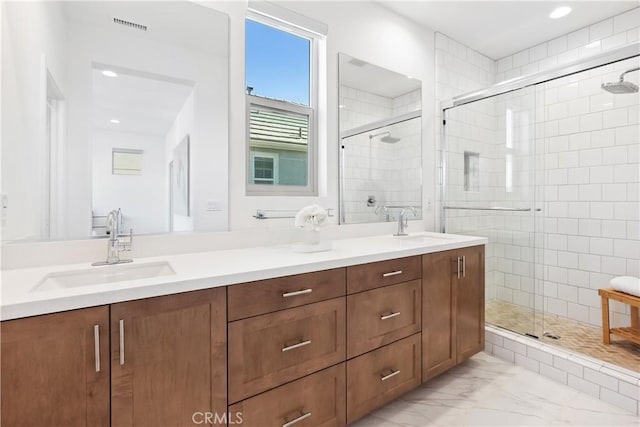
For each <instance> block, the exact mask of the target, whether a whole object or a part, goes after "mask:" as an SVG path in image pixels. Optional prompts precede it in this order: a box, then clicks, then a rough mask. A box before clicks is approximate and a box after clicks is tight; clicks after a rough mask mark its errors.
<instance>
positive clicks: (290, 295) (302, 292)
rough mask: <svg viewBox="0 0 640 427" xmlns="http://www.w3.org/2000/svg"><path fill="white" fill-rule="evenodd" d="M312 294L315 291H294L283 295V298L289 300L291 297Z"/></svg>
mask: <svg viewBox="0 0 640 427" xmlns="http://www.w3.org/2000/svg"><path fill="white" fill-rule="evenodd" d="M311 292H313V289H310V288H309V289H301V290H299V291H293V292H285V293H284V294H282V298H289V297H295V296H297V295H304V294H310V293H311Z"/></svg>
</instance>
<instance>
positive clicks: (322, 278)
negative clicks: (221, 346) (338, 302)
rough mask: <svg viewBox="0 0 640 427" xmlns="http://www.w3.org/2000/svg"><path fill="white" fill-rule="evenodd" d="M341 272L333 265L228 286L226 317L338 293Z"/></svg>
mask: <svg viewBox="0 0 640 427" xmlns="http://www.w3.org/2000/svg"><path fill="white" fill-rule="evenodd" d="M345 276H346V272H345V269H344V268H336V269H333V270H325V271H315V272H313V273H305V274H297V275H295V276H286V277H278V278H276V279H268V280H260V281H257V282H250V283H242V284H239V285H233V286H229V321H232V320H239V319H244V318H246V317H251V316H256V315H259V314H265V313H271V312H273V311H278V310H284V309H286V308H292V307H298V306H301V305H304V304H310V303H314V302H318V301H324V300H328V299H332V298H337V297H341V296H343V295H344V294H345Z"/></svg>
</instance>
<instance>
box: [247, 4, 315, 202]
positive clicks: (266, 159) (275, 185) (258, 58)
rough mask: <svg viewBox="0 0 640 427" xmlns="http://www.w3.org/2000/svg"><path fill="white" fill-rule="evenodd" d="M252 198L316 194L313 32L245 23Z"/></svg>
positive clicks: (260, 21) (256, 20)
mask: <svg viewBox="0 0 640 427" xmlns="http://www.w3.org/2000/svg"><path fill="white" fill-rule="evenodd" d="M245 36H246V51H245V53H246V58H245V59H246V62H245V64H246V70H245V81H246V94H245V96H246V99H247V145H248V147H247V148H248V156H247V158H248V162H249V165H248V166H249V167H248V169H247V170H248V172H249V173H248V175H249V176H248V180H247V181H248V183H247V194H248V195H314V194H316V176H315V170H316V157H317V156H316V150H317V146H316V142H315V141H316V137H315V135H316V128H315V122H316V120H315V118H316V109H317V107H316V99H317V96H316V87H317V85H316V82H315V76H316V74H317V73H316V72H315V70H314V66H315V64H316V63H317V61H316V60H315V56H316V52H317V39H316V36H315V35H314V33H311V32H307V31H305V30H302V29H300V28H299V27H297V26H294V25H290V24H285V23H283V22H280V21H275V20H274V19H270V18H266V17H263V16H260V17H253V16H252V17H251V18H248V19H247V20H246V34H245Z"/></svg>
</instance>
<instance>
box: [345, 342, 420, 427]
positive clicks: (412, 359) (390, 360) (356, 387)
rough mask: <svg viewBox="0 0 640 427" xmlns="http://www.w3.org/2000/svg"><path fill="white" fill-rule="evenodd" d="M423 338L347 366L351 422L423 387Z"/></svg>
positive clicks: (348, 407) (348, 406) (391, 347)
mask: <svg viewBox="0 0 640 427" xmlns="http://www.w3.org/2000/svg"><path fill="white" fill-rule="evenodd" d="M420 356H421V354H420V334H415V335H412V336H410V337H409V338H405V339H403V340H400V341H397V342H395V343H393V344H389V345H387V346H385V347H382V348H379V349H377V350H375V351H372V352H371V353H367V354H364V355H362V356H360V357H356V358H355V359H352V360H349V361H348V362H347V422H348V423H351V422H353V421H355V420H357V419H358V418H361V417H362V416H364V415H366V414H368V413H369V412H371V411H373V410H374V409H376V408H378V407H380V406H382V405H384V404H385V403H387V402H389V401H391V400H394V399H395V398H397V397H398V396H400V395H402V394H404V393H406V392H407V391H409V390H411V389H413V388H415V387H417V386H418V385H420Z"/></svg>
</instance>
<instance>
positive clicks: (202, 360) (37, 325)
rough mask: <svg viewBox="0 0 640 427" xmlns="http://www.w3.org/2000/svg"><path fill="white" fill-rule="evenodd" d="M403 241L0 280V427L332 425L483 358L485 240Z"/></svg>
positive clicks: (191, 257)
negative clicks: (42, 426)
mask: <svg viewBox="0 0 640 427" xmlns="http://www.w3.org/2000/svg"><path fill="white" fill-rule="evenodd" d="M485 243H486V239H484V238H477V237H468V236H456V235H443V234H437V233H418V234H413V235H409V236H406V237H400V238H399V237H392V236H375V237H364V238H354V239H345V240H337V241H334V242H333V250H331V251H327V252H319V253H306V254H298V253H292V251H291V248H290V247H289V246H273V247H257V248H247V249H234V250H224V251H215V252H202V253H194V254H184V255H172V256H166V257H163V258H147V259H136V260H135V262H133V263H131V264H126V265H120V266H105V267H90V266H88V265H86V264H82V265H73V266H68V265H67V266H54V267H43V268H31V269H22V270H7V271H3V272H2V306H1V309H2V311H1V314H2V324H1V328H2V330H1V332H2V334H1V344H2V360H1V364H2V366H1V369H2V379H1V383H2V384H1V385H2V389H1V392H2V396H3V398H2V415H1V420H0V422H1V424H2V425H3V426H14V425H36V424H43V423H44V424H45V425H52V426H54V425H55V426H76V425H77V426H109V425H113V426H142V425H154V426H187V425H216V424H218V425H234V424H242V425H246V426H283V427H291V426H294V425H296V426H342V425H345V424H349V423H352V422H353V421H355V420H357V419H359V418H362V417H363V416H365V415H366V414H368V413H370V412H371V411H373V410H374V409H376V408H378V407H380V406H383V405H384V404H386V403H387V402H389V401H391V400H393V399H395V398H397V397H399V396H400V395H402V394H404V393H406V392H407V391H409V390H411V389H413V388H416V387H418V386H419V385H420V384H422V383H424V382H425V381H427V380H429V379H430V378H433V377H434V376H436V375H439V374H440V373H442V372H445V371H446V370H448V369H450V368H451V367H453V366H455V365H457V364H459V363H461V362H462V361H464V360H466V359H467V358H469V357H470V356H472V355H473V354H475V353H477V352H479V351H481V350H482V349H483V348H484V244H485Z"/></svg>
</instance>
